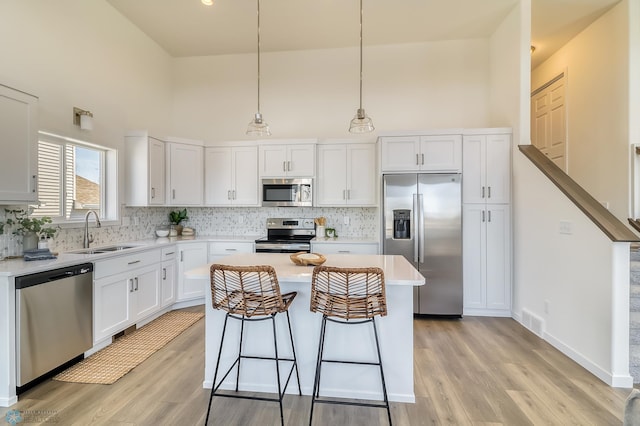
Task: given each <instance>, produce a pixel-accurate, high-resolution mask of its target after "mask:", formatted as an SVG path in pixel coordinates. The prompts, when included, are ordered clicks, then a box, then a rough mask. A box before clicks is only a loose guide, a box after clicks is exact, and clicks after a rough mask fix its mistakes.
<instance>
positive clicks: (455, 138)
mask: <svg viewBox="0 0 640 426" xmlns="http://www.w3.org/2000/svg"><path fill="white" fill-rule="evenodd" d="M419 160H420V161H419V162H420V170H422V171H429V172H459V171H460V170H461V169H462V136H461V135H437V136H421V137H420V159H419Z"/></svg>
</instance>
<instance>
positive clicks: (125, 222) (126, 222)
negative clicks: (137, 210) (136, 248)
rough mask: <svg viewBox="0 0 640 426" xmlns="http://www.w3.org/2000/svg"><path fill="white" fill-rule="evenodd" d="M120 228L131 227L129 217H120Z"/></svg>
mask: <svg viewBox="0 0 640 426" xmlns="http://www.w3.org/2000/svg"><path fill="white" fill-rule="evenodd" d="M122 226H131V218H130V217H129V216H123V217H122Z"/></svg>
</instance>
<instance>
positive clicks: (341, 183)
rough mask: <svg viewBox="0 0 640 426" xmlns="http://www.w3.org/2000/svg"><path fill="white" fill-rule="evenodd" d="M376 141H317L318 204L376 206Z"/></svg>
mask: <svg viewBox="0 0 640 426" xmlns="http://www.w3.org/2000/svg"><path fill="white" fill-rule="evenodd" d="M376 183H377V173H376V145H375V144H373V143H335V144H334V143H331V144H321V145H318V179H317V185H316V188H317V201H316V205H317V206H375V205H376V199H377V197H376V194H377V191H378V188H377V185H376Z"/></svg>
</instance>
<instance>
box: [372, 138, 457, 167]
mask: <svg viewBox="0 0 640 426" xmlns="http://www.w3.org/2000/svg"><path fill="white" fill-rule="evenodd" d="M380 164H381V170H382V172H405V171H406V172H433V173H436V172H459V171H460V170H461V169H462V135H458V134H449V135H426V136H383V137H381V138H380Z"/></svg>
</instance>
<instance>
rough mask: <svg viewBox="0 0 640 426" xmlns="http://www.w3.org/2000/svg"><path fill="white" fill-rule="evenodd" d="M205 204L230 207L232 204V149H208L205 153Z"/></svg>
mask: <svg viewBox="0 0 640 426" xmlns="http://www.w3.org/2000/svg"><path fill="white" fill-rule="evenodd" d="M204 162H205V168H204V177H205V184H204V191H205V204H207V205H210V206H228V205H230V204H231V190H232V185H233V183H232V178H231V168H232V163H231V148H228V147H208V148H206V149H205V152H204Z"/></svg>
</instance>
